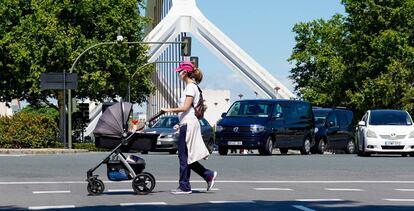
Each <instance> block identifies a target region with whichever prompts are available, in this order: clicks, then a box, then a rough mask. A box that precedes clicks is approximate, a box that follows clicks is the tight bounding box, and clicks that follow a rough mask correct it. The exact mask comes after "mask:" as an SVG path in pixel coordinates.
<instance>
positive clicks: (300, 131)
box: [216, 99, 315, 155]
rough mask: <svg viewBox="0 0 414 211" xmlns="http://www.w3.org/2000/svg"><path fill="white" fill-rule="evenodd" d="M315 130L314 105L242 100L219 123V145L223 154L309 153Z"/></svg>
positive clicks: (287, 101) (217, 140) (217, 139)
mask: <svg viewBox="0 0 414 211" xmlns="http://www.w3.org/2000/svg"><path fill="white" fill-rule="evenodd" d="M314 129H315V125H314V119H313V114H312V106H311V104H310V103H309V102H306V101H298V100H267V99H261V100H240V101H236V102H234V103H233V105H232V106H231V107H230V109H229V110H228V111H227V113H223V114H222V119H221V120H220V121H219V122H218V123H217V127H216V142H217V144H218V147H219V154H220V155H227V153H228V149H258V150H259V154H261V155H271V154H272V152H273V148H279V150H280V152H281V153H282V154H286V153H287V152H288V150H289V149H296V150H300V152H301V154H309V152H310V149H311V147H312V145H313V144H314V141H313V136H314V135H313V131H314Z"/></svg>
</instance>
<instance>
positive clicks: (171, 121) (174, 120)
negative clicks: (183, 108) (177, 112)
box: [152, 117, 179, 128]
mask: <svg viewBox="0 0 414 211" xmlns="http://www.w3.org/2000/svg"><path fill="white" fill-rule="evenodd" d="M178 122H179V121H178V117H162V118H160V119H159V120H158V121H157V122H155V124H154V125H153V126H152V128H172V127H174V125H176V124H178Z"/></svg>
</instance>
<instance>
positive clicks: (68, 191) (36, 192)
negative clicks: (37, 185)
mask: <svg viewBox="0 0 414 211" xmlns="http://www.w3.org/2000/svg"><path fill="white" fill-rule="evenodd" d="M32 193H33V194H48V193H70V190H51V191H32Z"/></svg>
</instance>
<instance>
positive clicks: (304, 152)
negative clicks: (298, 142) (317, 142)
mask: <svg viewBox="0 0 414 211" xmlns="http://www.w3.org/2000/svg"><path fill="white" fill-rule="evenodd" d="M310 148H311V141H310V138H309V137H306V138H305V140H304V141H303V146H302V147H301V148H300V154H302V155H309V153H310Z"/></svg>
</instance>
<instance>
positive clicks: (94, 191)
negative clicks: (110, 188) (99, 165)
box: [88, 178, 105, 196]
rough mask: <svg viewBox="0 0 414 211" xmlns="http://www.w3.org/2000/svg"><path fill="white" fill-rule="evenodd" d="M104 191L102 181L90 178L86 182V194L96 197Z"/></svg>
mask: <svg viewBox="0 0 414 211" xmlns="http://www.w3.org/2000/svg"><path fill="white" fill-rule="evenodd" d="M104 190H105V185H104V183H103V182H102V180H100V179H97V178H92V179H90V180H89V181H88V193H89V194H91V195H93V196H97V195H100V194H101V193H103V191H104Z"/></svg>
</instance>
